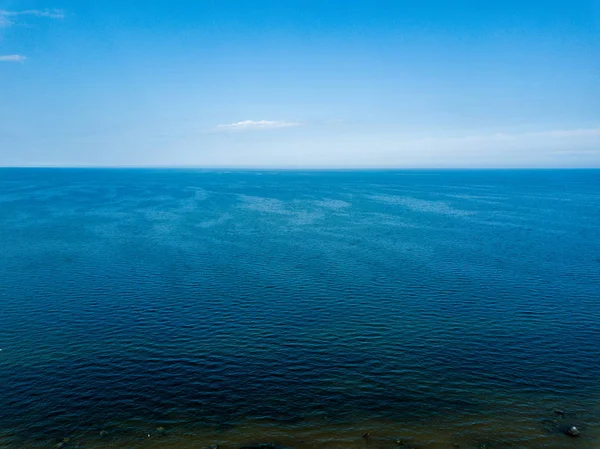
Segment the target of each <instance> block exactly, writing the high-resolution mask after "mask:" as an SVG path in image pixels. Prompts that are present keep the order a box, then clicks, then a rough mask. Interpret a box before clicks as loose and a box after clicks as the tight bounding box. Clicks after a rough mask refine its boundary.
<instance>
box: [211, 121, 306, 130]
mask: <svg viewBox="0 0 600 449" xmlns="http://www.w3.org/2000/svg"><path fill="white" fill-rule="evenodd" d="M293 126H300V123H298V122H287V121H285V120H279V121H277V120H258V121H255V120H244V121H241V122H236V123H230V124H228V125H219V126H218V127H217V129H218V130H220V131H248V130H252V129H277V128H290V127H293Z"/></svg>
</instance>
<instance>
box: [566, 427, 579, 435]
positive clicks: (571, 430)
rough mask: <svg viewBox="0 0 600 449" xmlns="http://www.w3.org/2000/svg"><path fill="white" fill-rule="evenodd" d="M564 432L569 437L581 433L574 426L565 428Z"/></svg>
mask: <svg viewBox="0 0 600 449" xmlns="http://www.w3.org/2000/svg"><path fill="white" fill-rule="evenodd" d="M565 433H566V434H567V435H569V436H570V437H578V436H579V435H581V432H579V429H578V428H577V427H575V426H571V427H569V428H568V429H567V430H565Z"/></svg>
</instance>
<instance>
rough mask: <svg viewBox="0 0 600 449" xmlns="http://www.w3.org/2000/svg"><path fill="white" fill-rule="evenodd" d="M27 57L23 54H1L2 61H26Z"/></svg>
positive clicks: (0, 60) (0, 59)
mask: <svg viewBox="0 0 600 449" xmlns="http://www.w3.org/2000/svg"><path fill="white" fill-rule="evenodd" d="M26 59H27V57H26V56H22V55H0V62H25V60H26Z"/></svg>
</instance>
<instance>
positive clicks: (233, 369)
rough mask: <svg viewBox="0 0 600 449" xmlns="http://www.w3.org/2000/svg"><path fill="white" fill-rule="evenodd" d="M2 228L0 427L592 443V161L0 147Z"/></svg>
mask: <svg viewBox="0 0 600 449" xmlns="http://www.w3.org/2000/svg"><path fill="white" fill-rule="evenodd" d="M0 244H1V246H0V448H63V449H71V448H73V449H75V448H80V449H83V448H89V449H96V448H130V449H137V448H149V449H153V448H161V449H174V448H178V449H188V448H189V449H192V448H195V449H201V448H211V447H212V448H215V447H218V448H221V449H241V448H257V449H272V448H275V447H280V448H297V449H302V448H331V449H333V448H360V449H378V448H382V449H394V448H417V449H426V448H459V447H460V448H473V449H486V448H489V449H493V448H557V449H558V448H561V449H564V448H567V449H569V448H578V449H597V448H599V447H600V170H454V171H452V170H447V171H443V170H439V171H432V170H429V171H428V170H410V171H409V170H406V171H384V170H381V171H274V170H271V171H269V170H263V171H261V170H253V171H241V170H230V171H227V170H192V169H189V170H183V169H181V170H180V169H16V168H15V169H0ZM572 426H575V427H576V428H577V429H578V431H579V432H580V435H579V437H576V438H574V437H572V436H568V435H567V434H566V433H565V431H566V430H567V429H570V428H571V427H572Z"/></svg>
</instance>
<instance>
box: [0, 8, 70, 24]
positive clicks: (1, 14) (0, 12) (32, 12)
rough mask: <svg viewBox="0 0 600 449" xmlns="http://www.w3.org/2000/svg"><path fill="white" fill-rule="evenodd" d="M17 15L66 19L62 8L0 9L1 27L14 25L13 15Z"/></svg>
mask: <svg viewBox="0 0 600 449" xmlns="http://www.w3.org/2000/svg"><path fill="white" fill-rule="evenodd" d="M17 16H34V17H47V18H49V19H64V18H65V13H64V12H63V11H62V10H60V9H43V10H42V9H27V10H24V11H8V10H6V9H0V28H8V27H10V26H12V25H14V23H15V21H14V19H12V17H17Z"/></svg>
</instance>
